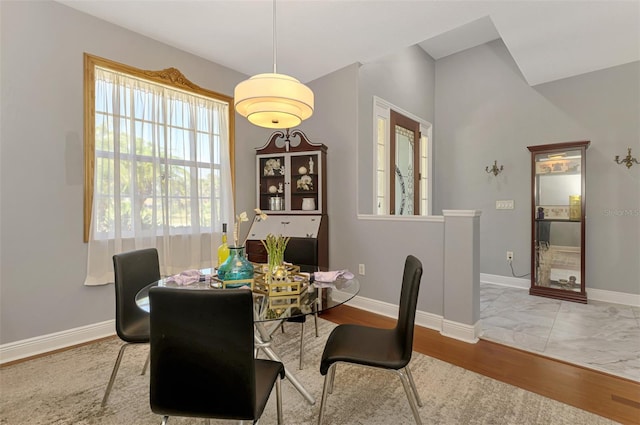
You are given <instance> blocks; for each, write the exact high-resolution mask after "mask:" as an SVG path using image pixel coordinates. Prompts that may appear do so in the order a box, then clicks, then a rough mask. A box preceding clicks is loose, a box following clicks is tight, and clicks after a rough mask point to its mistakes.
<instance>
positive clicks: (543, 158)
mask: <svg viewBox="0 0 640 425" xmlns="http://www.w3.org/2000/svg"><path fill="white" fill-rule="evenodd" d="M559 146H560V145H559ZM585 149H586V148H582V147H580V148H577V149H575V148H574V149H571V148H570V146H566V145H562V148H561V149H547V150H544V151H539V152H534V151H533V150H532V149H531V147H530V150H532V152H533V157H532V159H533V161H532V167H533V170H532V175H533V217H532V225H533V229H532V233H533V235H532V236H533V241H532V250H533V252H532V254H533V255H532V290H531V293H532V294H535V295H544V296H551V297H554V298H565V297H566V298H567V299H570V300H576V301H582V299H581V298H584V302H586V293H585V289H584V288H585V285H584V276H583V274H584V264H583V263H584V252H583V250H584V240H583V239H584V213H585V208H584V173H583V169H584V163H585V161H584V154H585ZM563 292H565V293H568V294H566V295H564V296H563V295H562V293H563ZM571 293H574V294H571ZM579 294H584V297H582V296H581V295H579Z"/></svg>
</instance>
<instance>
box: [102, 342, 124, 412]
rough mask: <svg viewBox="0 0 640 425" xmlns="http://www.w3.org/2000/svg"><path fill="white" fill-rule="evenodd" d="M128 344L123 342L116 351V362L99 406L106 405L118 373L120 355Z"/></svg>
mask: <svg viewBox="0 0 640 425" xmlns="http://www.w3.org/2000/svg"><path fill="white" fill-rule="evenodd" d="M128 345H129V343H128V342H125V343H124V344H122V346H121V347H120V351H119V352H118V357H117V358H116V364H115V365H113V370H112V371H111V378H109V383H108V384H107V390H106V391H105V392H104V397H103V398H102V404H101V407H104V406H106V405H107V400H109V394H111V388H112V387H113V381H115V380H116V375H117V374H118V369H120V362H121V361H122V355H123V354H124V349H125V348H127V346H128Z"/></svg>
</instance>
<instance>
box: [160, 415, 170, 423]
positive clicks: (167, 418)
mask: <svg viewBox="0 0 640 425" xmlns="http://www.w3.org/2000/svg"><path fill="white" fill-rule="evenodd" d="M167 422H169V416H163V417H162V425H167Z"/></svg>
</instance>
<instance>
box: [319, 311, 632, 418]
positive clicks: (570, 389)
mask: <svg viewBox="0 0 640 425" xmlns="http://www.w3.org/2000/svg"><path fill="white" fill-rule="evenodd" d="M322 318H323V319H326V320H330V321H332V322H334V323H339V324H340V323H355V324H362V325H368V326H375V327H380V328H390V327H393V326H394V325H395V320H394V319H390V318H388V317H384V316H380V315H376V314H373V313H369V312H367V311H364V310H360V309H357V308H353V307H350V306H347V305H343V306H340V307H336V308H334V309H331V310H329V311H326V312H324V313H322ZM413 349H414V350H415V351H417V352H419V353H422V354H426V355H427V356H431V357H433V358H436V359H439V360H442V361H445V362H448V363H451V364H454V365H456V366H460V367H463V368H465V369H467V370H471V371H473V372H476V373H479V374H482V375H485V376H488V377H490V378H493V379H497V380H499V381H502V382H506V383H508V384H511V385H514V386H517V387H519V388H523V389H525V390H527V391H531V392H534V393H537V394H540V395H543V396H545V397H549V398H551V399H554V400H557V401H560V402H562V403H566V404H569V405H571V406H574V407H578V408H580V409H583V410H586V411H589V412H592V413H595V414H597V415H600V416H604V417H606V418H609V419H612V420H614V421H617V422H620V423H623V424H640V383H638V382H635V381H632V380H629V379H624V378H619V377H617V376H613V375H609V374H606V373H602V372H598V371H595V370H591V369H587V368H584V367H581V366H576V365H572V364H569V363H566V362H562V361H559V360H555V359H551V358H548V357H544V356H540V355H538V354H534V353H530V352H528V351H523V350H518V349H516V348H511V347H508V346H505V345H501V344H496V343H493V342H489V341H484V340H480V341H479V342H478V343H476V344H468V343H465V342H462V341H458V340H455V339H452V338H447V337H444V336H442V335H440V333H439V332H437V331H434V330H431V329H426V328H423V327H420V326H416V330H415V332H414V342H413Z"/></svg>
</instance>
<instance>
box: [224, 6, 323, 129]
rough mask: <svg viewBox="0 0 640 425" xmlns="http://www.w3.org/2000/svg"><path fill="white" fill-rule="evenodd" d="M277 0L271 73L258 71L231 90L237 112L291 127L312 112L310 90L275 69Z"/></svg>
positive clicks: (257, 120)
mask: <svg viewBox="0 0 640 425" xmlns="http://www.w3.org/2000/svg"><path fill="white" fill-rule="evenodd" d="M276 53H277V45H276V1H275V0H273V73H270V74H258V75H254V76H253V77H251V78H249V79H248V80H245V81H243V82H241V83H240V84H238V85H237V86H236V88H235V90H234V94H233V97H234V99H235V102H234V106H235V108H236V111H238V113H239V114H240V115H242V116H243V117H246V118H247V119H248V120H249V122H251V123H252V124H255V125H257V126H260V127H266V128H292V127H295V126H297V125H298V124H300V123H301V122H302V121H304V120H306V119H307V118H309V117H310V116H311V115H312V114H313V92H312V91H311V89H310V88H309V87H307V86H305V85H304V84H302V83H301V82H300V81H298V80H296V79H295V78H293V77H290V76H288V75H284V74H278V73H277V68H276Z"/></svg>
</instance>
